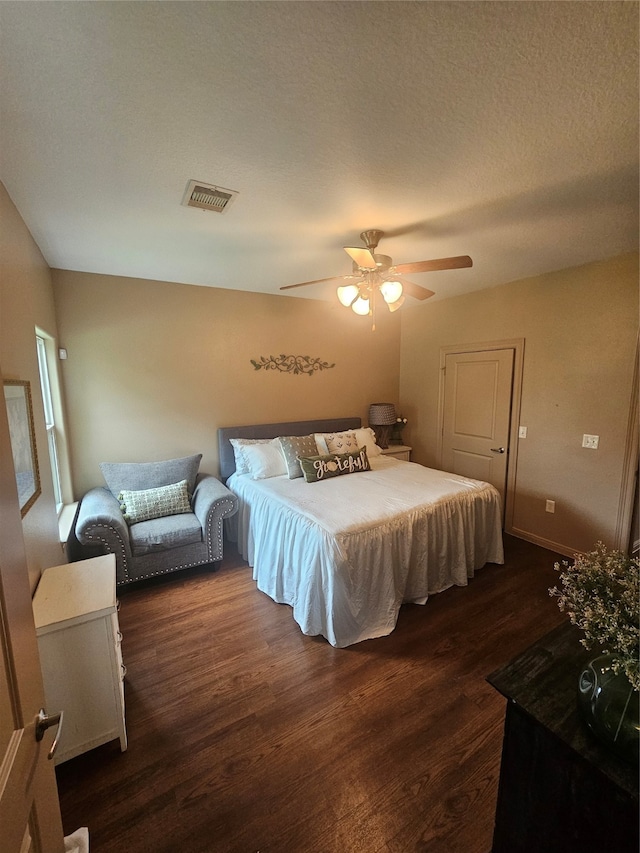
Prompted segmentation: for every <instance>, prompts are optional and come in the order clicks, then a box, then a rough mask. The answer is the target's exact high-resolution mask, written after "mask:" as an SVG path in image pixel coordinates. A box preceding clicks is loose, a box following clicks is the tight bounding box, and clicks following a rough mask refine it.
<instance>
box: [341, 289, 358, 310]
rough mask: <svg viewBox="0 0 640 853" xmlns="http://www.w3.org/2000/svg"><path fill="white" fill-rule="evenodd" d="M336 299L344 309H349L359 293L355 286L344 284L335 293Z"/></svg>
mask: <svg viewBox="0 0 640 853" xmlns="http://www.w3.org/2000/svg"><path fill="white" fill-rule="evenodd" d="M336 292H337V294H338V299H339V301H340V303H341V304H342V305H344V307H345V308H349V307H350V306H351V305H352V304H353V302H354V300H356V299H357V298H358V294H359V293H360V291H359V289H358V285H357V284H345V285H343V286H342V287H339V288H338V290H337V291H336Z"/></svg>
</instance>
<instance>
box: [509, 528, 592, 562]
mask: <svg viewBox="0 0 640 853" xmlns="http://www.w3.org/2000/svg"><path fill="white" fill-rule="evenodd" d="M505 532H506V533H509V534H511V536H516V537H517V538H518V539H524V541H525V542H531V543H532V544H533V545H539V546H540V547H541V548H546V549H547V550H548V551H555V552H556V554H562V556H563V557H575V555H576V549H575V548H569V547H568V546H567V545H563V544H562V543H560V542H552V541H551V540H550V539H543V538H542V537H541V536H536V535H535V534H533V533H528V532H527V531H526V530H519V529H518V528H517V527H512V528H511V530H507V531H505Z"/></svg>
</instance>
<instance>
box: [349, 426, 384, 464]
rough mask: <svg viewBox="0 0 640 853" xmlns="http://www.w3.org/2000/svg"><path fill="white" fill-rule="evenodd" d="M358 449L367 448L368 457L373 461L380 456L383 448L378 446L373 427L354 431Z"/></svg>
mask: <svg viewBox="0 0 640 853" xmlns="http://www.w3.org/2000/svg"><path fill="white" fill-rule="evenodd" d="M354 432H355V434H356V440H357V442H358V447H366V448H367V456H368V457H369V459H373V457H374V456H380V454H381V453H382V448H381V447H379V446H378V445H377V444H376V434H375V432H374V431H373V430H372V429H371V427H362V429H354Z"/></svg>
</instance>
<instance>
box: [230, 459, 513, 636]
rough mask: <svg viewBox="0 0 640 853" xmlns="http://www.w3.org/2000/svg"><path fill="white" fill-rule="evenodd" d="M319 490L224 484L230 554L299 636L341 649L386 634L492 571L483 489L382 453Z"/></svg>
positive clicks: (285, 484) (497, 539)
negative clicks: (441, 595) (404, 611)
mask: <svg viewBox="0 0 640 853" xmlns="http://www.w3.org/2000/svg"><path fill="white" fill-rule="evenodd" d="M370 462H371V467H372V470H371V471H366V472H363V473H357V474H348V475H345V476H341V477H335V478H333V479H330V480H326V481H322V482H319V483H306V482H305V481H304V479H295V480H289V479H288V478H287V477H286V476H282V477H272V478H271V479H268V480H252V479H251V478H250V477H249V476H248V475H240V476H239V475H236V474H234V475H233V476H232V477H230V478H229V481H228V483H227V485H228V486H229V488H230V489H231V490H232V491H234V492H235V493H236V494H237V495H238V497H239V499H240V508H239V511H238V514H237V516H235V519H234V520H235V522H236V525H237V536H238V547H239V549H240V552H241V554H242V556H243V557H244V559H245V560H247V562H248V563H249V565H250V566H252V567H253V577H254V579H255V581H256V582H257V586H258V588H259V589H260V590H262V592H264V593H266V594H267V595H269V596H270V597H271V598H272V599H273V600H274V601H277V602H280V603H283V604H289V605H291V607H292V608H293V616H294V618H295V620H296V622H297V623H298V625H299V626H300V628H301V629H302V632H303V633H304V634H308V635H311V636H314V635H317V634H321V635H322V636H324V637H326V639H327V640H328V641H329V642H330V643H331V644H332V645H334V646H338V647H344V646H349V645H351V644H352V643H357V642H359V641H361V640H366V639H371V638H373V637H380V636H384V635H386V634H389V633H391V631H393V629H394V627H395V624H396V620H397V618H398V611H399V609H400V605H401V604H402V603H403V602H415V603H420V604H423V603H424V602H425V601H426V600H427V597H428V596H429V595H430V594H433V593H437V592H441V591H442V590H445V589H447V588H448V587H450V586H453V585H457V586H466V584H467V581H468V579H469V578H470V577H473V574H474V571H475V570H476V569H479V568H480V567H481V566H483V565H484V564H485V563H487V562H492V563H502V562H503V548H502V529H501V512H500V496H499V494H498V492H497V490H496V489H495V488H494V487H493V486H491V485H489V484H488V483H482V482H479V481H478V480H469V479H466V478H464V477H459V476H457V475H455V474H447V473H445V472H442V471H436V470H434V469H432V468H425V467H423V466H422V465H417V464H414V463H412V462H400V461H398V460H395V459H390V458H388V457H375V458H374V459H372V460H370Z"/></svg>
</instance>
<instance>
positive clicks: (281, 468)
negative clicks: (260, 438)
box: [242, 438, 287, 480]
mask: <svg viewBox="0 0 640 853" xmlns="http://www.w3.org/2000/svg"><path fill="white" fill-rule="evenodd" d="M242 453H243V456H244V458H245V460H246V462H247V465H248V466H249V471H248V473H249V476H250V477H251V478H252V479H254V480H267V479H268V478H269V477H280V476H282V474H286V473H287V466H286V464H285V461H284V456H283V455H282V449H281V447H280V442H279V441H278V439H277V438H274V439H272V440H271V441H269V442H268V443H267V444H247V445H246V446H245V447H243V448H242Z"/></svg>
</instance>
